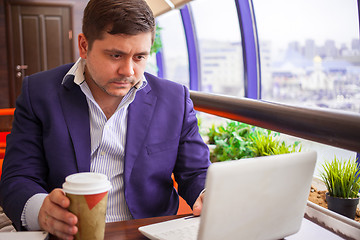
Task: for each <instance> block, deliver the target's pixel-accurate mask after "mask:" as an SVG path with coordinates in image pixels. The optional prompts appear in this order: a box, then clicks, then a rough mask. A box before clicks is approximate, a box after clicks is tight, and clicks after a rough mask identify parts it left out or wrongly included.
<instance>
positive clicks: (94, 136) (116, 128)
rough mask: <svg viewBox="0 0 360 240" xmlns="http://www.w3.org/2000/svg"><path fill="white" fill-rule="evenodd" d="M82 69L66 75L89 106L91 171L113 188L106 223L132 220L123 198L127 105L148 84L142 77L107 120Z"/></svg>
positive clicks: (78, 65) (77, 66) (80, 65)
mask: <svg viewBox="0 0 360 240" xmlns="http://www.w3.org/2000/svg"><path fill="white" fill-rule="evenodd" d="M84 66H85V61H84V60H82V59H81V58H80V59H79V60H78V61H77V62H76V63H75V65H74V66H73V68H72V69H71V70H70V71H69V73H68V74H73V75H75V79H74V82H75V83H76V84H79V85H80V88H81V90H82V91H83V93H84V94H85V95H86V99H87V103H88V106H89V115H90V137H91V164H90V171H91V172H99V173H103V174H106V175H107V176H108V178H109V180H110V182H111V185H112V188H111V190H110V191H109V196H108V205H107V210H106V222H115V221H122V220H128V219H132V216H131V213H130V211H129V209H128V206H127V204H126V201H125V194H124V156H125V142H126V131H127V113H128V107H129V104H130V103H132V101H133V100H134V99H135V95H136V92H137V91H138V90H140V89H141V88H143V87H144V86H145V85H146V84H147V82H146V80H145V77H143V78H142V81H141V82H140V84H141V87H140V88H139V89H137V88H136V87H132V88H131V89H130V91H129V92H128V93H127V94H126V95H125V96H124V97H123V99H122V100H121V103H120V104H119V106H118V108H117V109H116V111H115V113H114V114H113V115H112V116H111V117H110V118H109V119H107V118H106V116H105V114H104V112H103V111H102V110H101V108H100V106H99V105H98V104H97V102H96V101H95V99H94V97H93V95H92V93H91V91H90V88H89V86H88V85H87V83H86V82H85V79H84V75H83V73H84ZM72 70H73V71H72ZM74 70H75V72H74Z"/></svg>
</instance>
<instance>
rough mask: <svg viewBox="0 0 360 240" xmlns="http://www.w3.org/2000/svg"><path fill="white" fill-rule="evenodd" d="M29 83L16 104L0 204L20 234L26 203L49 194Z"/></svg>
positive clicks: (25, 80) (26, 82)
mask: <svg viewBox="0 0 360 240" xmlns="http://www.w3.org/2000/svg"><path fill="white" fill-rule="evenodd" d="M28 80H29V78H28V77H26V78H25V79H24V81H23V85H22V93H21V95H20V96H19V98H18V99H17V102H16V110H15V113H14V122H13V126H12V130H11V133H10V134H9V135H8V137H7V146H6V154H5V159H4V164H3V173H2V176H1V182H0V201H1V202H0V204H1V205H2V207H3V208H4V212H5V213H6V214H7V216H8V217H9V218H10V219H11V220H12V221H13V224H14V225H15V227H16V229H18V230H20V229H21V213H22V211H23V207H24V205H25V203H26V201H27V200H28V199H29V198H30V197H31V196H33V195H34V194H36V193H46V190H45V186H46V182H45V181H46V180H45V179H46V172H47V170H46V169H47V167H46V163H45V160H44V154H43V145H42V133H41V123H40V121H38V119H37V117H36V115H35V114H34V112H33V110H32V106H31V97H30V91H29V81H28Z"/></svg>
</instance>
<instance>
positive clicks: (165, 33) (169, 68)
mask: <svg viewBox="0 0 360 240" xmlns="http://www.w3.org/2000/svg"><path fill="white" fill-rule="evenodd" d="M156 20H157V22H158V23H157V25H158V26H159V27H160V28H161V30H160V35H161V41H162V49H163V50H162V53H163V64H164V78H166V79H169V80H171V81H174V82H178V83H181V84H183V85H185V86H188V87H189V61H188V54H187V46H186V39H185V33H184V27H183V24H182V20H181V15H180V11H179V10H172V11H170V12H168V13H165V14H163V15H160V16H158V17H157V18H156Z"/></svg>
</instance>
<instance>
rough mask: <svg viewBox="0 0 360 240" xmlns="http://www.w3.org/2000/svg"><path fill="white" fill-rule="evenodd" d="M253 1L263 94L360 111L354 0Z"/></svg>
mask: <svg viewBox="0 0 360 240" xmlns="http://www.w3.org/2000/svg"><path fill="white" fill-rule="evenodd" d="M253 4H254V11H255V18H256V24H257V30H258V36H259V42H260V43H259V45H260V57H261V80H262V98H263V99H266V100H271V101H277V102H283V103H286V104H294V105H308V106H320V107H326V108H333V109H342V110H347V111H353V112H358V113H359V112H360V41H359V20H358V6H357V1H356V0H348V1H341V0H331V1H330V0H317V1H312V0H302V1H298V0H274V1H267V0H253ZM309 6H311V7H309ZM340 9H341V11H340Z"/></svg>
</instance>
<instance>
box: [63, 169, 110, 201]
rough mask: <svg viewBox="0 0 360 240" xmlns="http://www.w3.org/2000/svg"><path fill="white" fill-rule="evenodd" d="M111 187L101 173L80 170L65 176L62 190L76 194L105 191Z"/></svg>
mask: <svg viewBox="0 0 360 240" xmlns="http://www.w3.org/2000/svg"><path fill="white" fill-rule="evenodd" d="M110 188H111V184H110V181H109V180H108V179H107V176H106V175H104V174H102V173H93V172H82V173H75V174H72V175H69V176H67V177H66V178H65V182H64V184H63V190H64V192H66V193H70V194H77V195H88V194H98V193H102V192H107V191H109V190H110Z"/></svg>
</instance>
